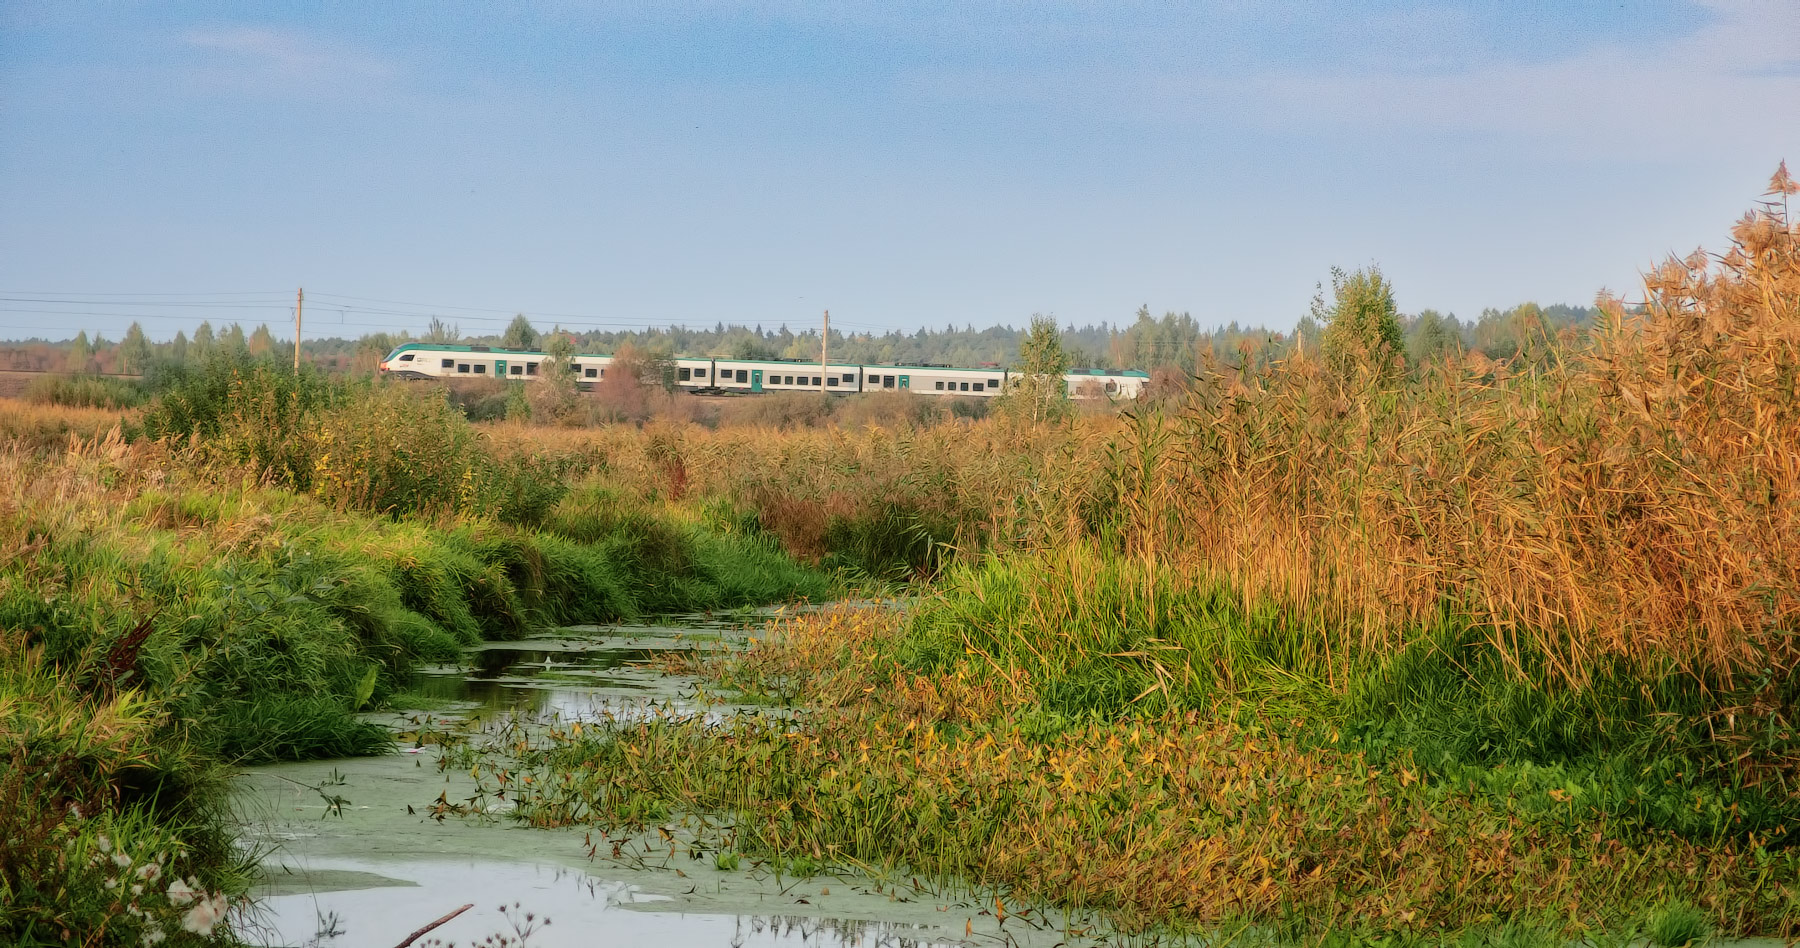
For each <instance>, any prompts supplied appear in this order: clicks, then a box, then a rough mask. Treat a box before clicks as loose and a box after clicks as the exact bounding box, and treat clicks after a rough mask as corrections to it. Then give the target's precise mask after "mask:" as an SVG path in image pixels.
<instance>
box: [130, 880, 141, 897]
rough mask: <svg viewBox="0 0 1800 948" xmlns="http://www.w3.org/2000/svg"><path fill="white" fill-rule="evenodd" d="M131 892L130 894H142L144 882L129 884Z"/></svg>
mask: <svg viewBox="0 0 1800 948" xmlns="http://www.w3.org/2000/svg"><path fill="white" fill-rule="evenodd" d="M131 894H132V895H143V894H144V884H143V883H142V882H137V883H133V884H132V886H131Z"/></svg>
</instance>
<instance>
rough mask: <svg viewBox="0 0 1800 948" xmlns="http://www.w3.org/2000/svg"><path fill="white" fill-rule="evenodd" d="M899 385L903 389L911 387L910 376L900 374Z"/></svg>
mask: <svg viewBox="0 0 1800 948" xmlns="http://www.w3.org/2000/svg"><path fill="white" fill-rule="evenodd" d="M900 387H901V388H904V389H911V388H912V376H910V375H902V376H900Z"/></svg>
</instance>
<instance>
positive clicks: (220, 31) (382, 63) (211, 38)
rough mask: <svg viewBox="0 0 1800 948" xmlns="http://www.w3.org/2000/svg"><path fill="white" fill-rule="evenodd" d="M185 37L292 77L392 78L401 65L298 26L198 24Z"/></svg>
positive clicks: (196, 46) (280, 75) (199, 46)
mask: <svg viewBox="0 0 1800 948" xmlns="http://www.w3.org/2000/svg"><path fill="white" fill-rule="evenodd" d="M181 42H182V43H183V44H184V45H186V46H188V47H191V48H194V49H198V50H205V51H209V52H213V53H217V54H221V55H222V57H224V58H228V59H230V60H232V61H233V63H234V64H235V65H238V66H240V67H245V68H249V69H253V70H257V71H260V72H263V73H266V74H268V75H270V76H271V77H278V78H283V79H287V80H295V81H338V80H345V79H356V80H368V79H386V78H390V77H392V76H394V75H395V74H396V73H398V72H399V69H398V68H397V67H396V66H395V65H394V64H393V63H392V62H390V61H388V60H386V59H382V58H380V57H378V56H374V55H372V54H369V53H366V52H363V51H362V50H358V49H355V48H353V47H349V46H346V45H343V44H339V43H333V42H330V41H327V40H324V39H321V38H318V37H314V36H311V35H308V34H305V33H301V32H298V31H295V30H276V29H269V28H266V27H254V26H229V27H217V28H208V29H193V30H188V31H187V32H185V33H183V34H182V35H181Z"/></svg>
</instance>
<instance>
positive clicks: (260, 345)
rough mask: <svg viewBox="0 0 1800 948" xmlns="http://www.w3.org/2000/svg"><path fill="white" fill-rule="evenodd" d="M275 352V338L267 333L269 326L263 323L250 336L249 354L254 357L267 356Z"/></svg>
mask: <svg viewBox="0 0 1800 948" xmlns="http://www.w3.org/2000/svg"><path fill="white" fill-rule="evenodd" d="M273 351H275V336H274V335H273V334H272V333H270V332H269V324H268V323H263V324H262V325H260V326H258V327H256V331H255V332H253V333H251V334H250V354H251V355H254V356H261V355H268V354H269V353H271V352H273Z"/></svg>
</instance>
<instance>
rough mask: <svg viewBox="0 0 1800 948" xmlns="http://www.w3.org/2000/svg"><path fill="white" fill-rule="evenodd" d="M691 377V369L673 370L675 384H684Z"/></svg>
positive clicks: (692, 375)
mask: <svg viewBox="0 0 1800 948" xmlns="http://www.w3.org/2000/svg"><path fill="white" fill-rule="evenodd" d="M693 377H694V373H693V371H692V370H691V369H686V368H678V369H676V370H675V381H677V382H686V381H688V380H689V379H691V378H693Z"/></svg>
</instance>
